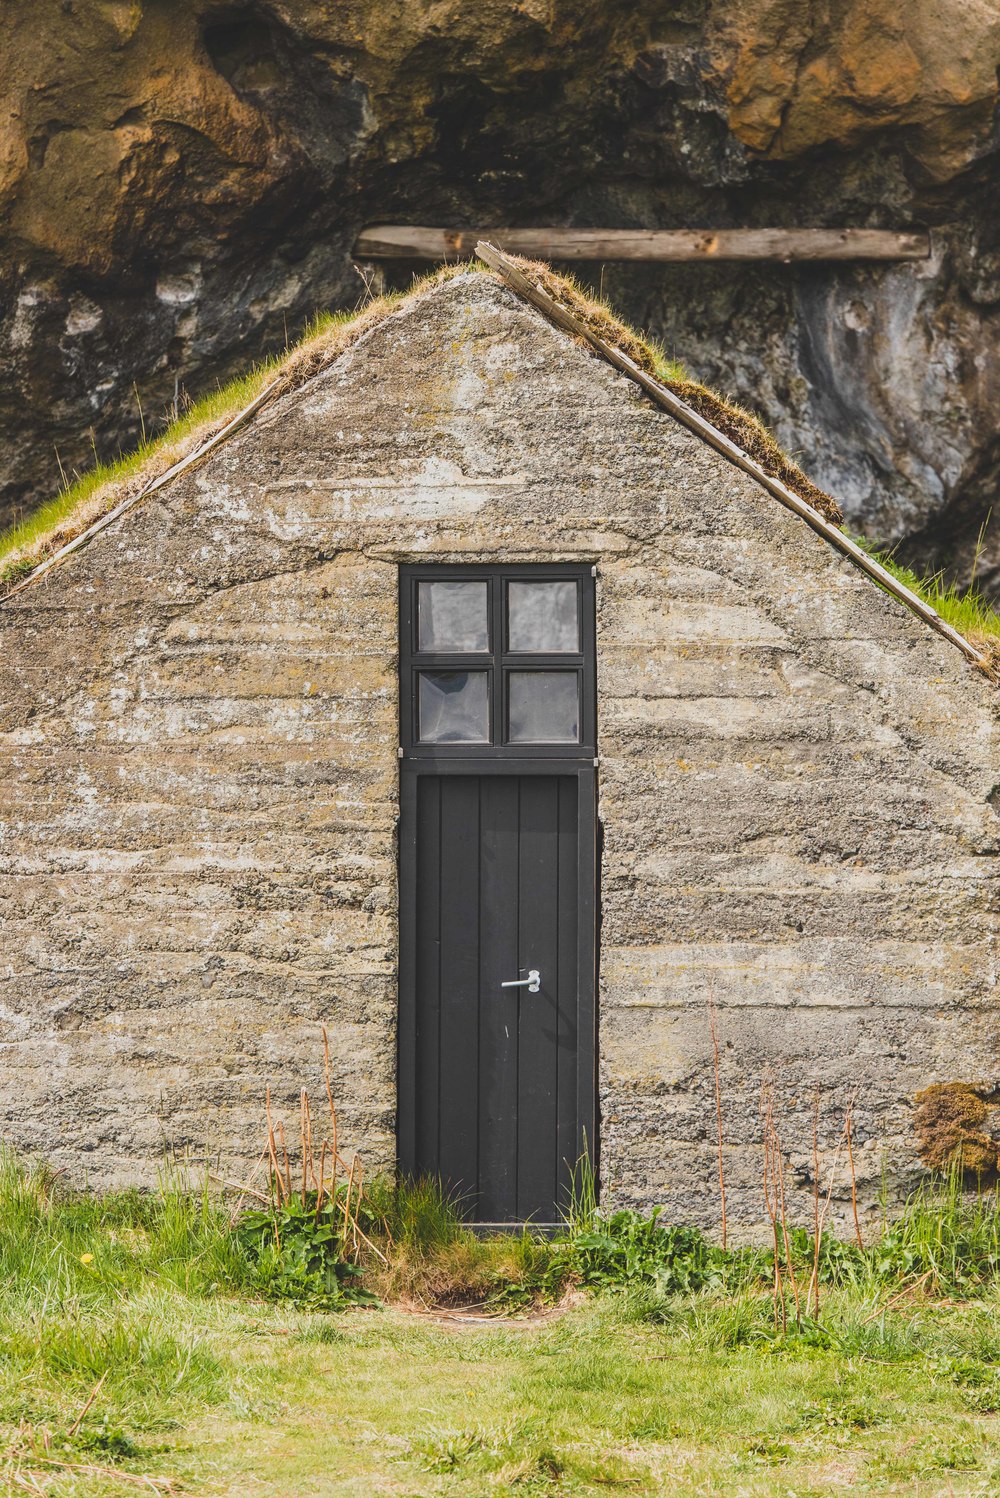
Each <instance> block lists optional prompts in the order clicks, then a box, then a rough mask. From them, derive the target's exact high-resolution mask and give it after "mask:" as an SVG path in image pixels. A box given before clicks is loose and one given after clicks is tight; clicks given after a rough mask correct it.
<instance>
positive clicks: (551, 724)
mask: <svg viewBox="0 0 1000 1498" xmlns="http://www.w3.org/2000/svg"><path fill="white" fill-rule="evenodd" d="M399 616H400V734H401V742H402V747H403V752H404V754H406V755H407V756H411V755H412V756H416V757H419V758H468V757H473V758H490V759H493V758H504V759H506V758H511V759H521V758H524V757H531V758H578V759H580V758H592V757H593V756H594V755H595V754H596V737H597V733H596V700H595V699H596V689H595V659H594V655H595V651H594V579H593V575H592V570H591V568H590V567H588V566H584V567H580V566H567V565H554V566H550V567H547V566H543V565H538V566H514V567H452V566H436V567H435V566H426V567H425V566H419V567H403V568H401V569H400V609H399Z"/></svg>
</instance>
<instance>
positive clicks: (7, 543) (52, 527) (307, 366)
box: [0, 257, 1000, 682]
mask: <svg viewBox="0 0 1000 1498" xmlns="http://www.w3.org/2000/svg"><path fill="white" fill-rule="evenodd" d="M510 258H511V259H512V260H513V261H514V262H515V263H516V264H517V265H518V267H519V268H521V269H522V270H524V271H525V272H527V273H528V274H529V275H530V276H531V278H532V279H533V280H535V281H536V282H537V284H538V285H539V286H541V287H542V289H543V290H544V291H545V293H546V294H547V295H548V296H549V297H550V298H551V299H552V300H554V301H556V302H558V303H559V304H561V305H562V306H563V307H564V308H565V309H566V310H567V311H569V312H571V313H573V315H574V316H575V317H576V318H577V319H579V320H581V321H583V322H584V323H585V324H586V326H587V328H588V330H589V331H591V332H593V333H594V334H596V335H597V337H598V338H599V339H600V340H601V341H603V342H605V343H607V344H610V345H612V346H613V347H615V348H617V349H618V350H620V351H621V352H622V353H624V354H625V355H627V357H628V358H629V359H631V360H632V361H633V362H634V363H635V364H636V365H638V366H639V368H640V369H641V370H643V371H644V372H646V373H648V374H650V375H651V376H654V377H655V379H656V380H657V382H658V383H659V384H661V385H663V386H665V387H666V389H667V390H669V391H670V392H672V394H674V395H675V396H676V397H677V398H678V399H679V400H680V401H682V402H683V403H684V404H685V405H687V406H688V407H690V408H691V409H692V410H693V411H695V412H696V413H697V414H698V415H700V416H701V417H703V418H704V419H705V420H706V421H708V422H710V423H711V424H712V425H713V426H714V427H716V428H717V430H718V431H719V432H721V433H722V434H723V435H724V436H725V437H727V438H728V439H729V440H730V441H731V442H733V443H734V444H735V445H736V446H737V447H739V448H740V449H741V450H742V451H743V452H744V453H745V454H746V455H747V456H748V457H749V458H751V459H752V460H753V461H754V463H755V464H757V465H758V466H759V467H760V468H761V469H763V470H764V472H765V473H767V474H769V475H770V476H771V477H773V478H774V479H776V480H777V481H778V482H780V483H781V484H783V485H784V486H785V487H786V488H788V489H790V490H792V492H793V493H794V494H796V495H797V496H798V497H799V498H801V499H802V500H803V501H805V503H806V504H808V505H809V506H811V507H812V508H813V509H814V510H815V511H816V512H817V514H818V515H820V516H821V517H822V519H823V520H824V521H826V522H827V523H828V524H830V525H837V526H839V525H840V523H841V522H842V520H843V514H842V511H841V509H840V507H839V505H838V504H837V502H836V500H834V499H833V498H832V497H831V496H830V495H829V494H827V493H826V491H825V490H823V489H820V488H819V487H818V486H817V485H816V484H814V483H813V482H812V481H811V480H810V479H809V478H808V477H807V476H806V474H804V473H803V472H802V470H801V469H800V468H799V467H798V465H797V464H795V463H794V462H793V461H792V460H791V459H790V458H789V457H788V456H787V454H786V453H784V452H783V451H782V449H781V447H780V445H779V444H778V442H777V440H776V439H775V438H774V436H773V434H772V433H771V432H769V431H768V429H767V427H766V426H765V425H764V423H763V422H762V421H761V420H760V418H759V417H757V416H755V415H754V414H753V413H752V412H749V411H747V410H745V409H744V408H742V407H741V406H739V405H737V404H736V403H735V402H733V401H731V400H729V399H727V398H726V397H725V396H722V395H720V394H718V392H716V391H713V390H711V389H709V388H708V387H707V386H705V385H701V384H699V383H698V382H696V381H693V380H690V379H689V378H688V377H687V376H686V374H684V373H683V372H682V371H680V370H678V368H677V366H676V365H673V364H672V363H671V361H669V360H667V359H666V358H665V357H664V355H663V353H662V350H658V349H657V348H656V347H655V346H653V345H652V344H650V343H649V342H648V341H647V340H646V339H644V338H643V337H642V336H641V335H640V334H639V333H637V332H636V331H635V329H633V328H631V327H629V326H628V325H627V324H626V323H624V322H623V321H622V320H621V319H620V318H619V317H618V316H617V315H616V314H615V313H614V312H613V311H612V310H611V309H610V308H609V307H608V306H606V304H604V303H603V302H600V301H598V300H596V299H595V298H593V297H592V296H590V295H589V293H588V292H586V291H585V290H584V289H583V288H582V287H581V286H580V285H579V284H578V283H577V282H576V281H575V280H574V279H573V278H571V277H568V276H565V275H560V274H558V273H556V272H555V271H553V270H552V269H551V267H550V266H548V265H546V264H544V263H542V262H540V261H528V260H524V259H522V258H520V257H510ZM472 271H478V272H480V273H483V274H488V275H492V276H494V277H495V279H497V280H498V281H499V282H501V284H507V283H506V282H505V281H504V279H503V277H502V276H500V275H499V274H498V273H497V272H496V271H495V270H493V269H491V268H490V267H488V266H486V265H484V264H482V262H477V261H476V260H472V261H467V262H461V263H458V264H455V265H449V266H442V267H439V268H438V269H437V270H434V271H432V272H430V273H429V274H428V275H426V276H423V277H421V278H420V279H419V280H417V281H415V282H414V284H413V285H412V286H411V288H410V289H409V290H408V291H406V292H393V293H389V294H387V295H384V296H380V297H375V298H373V299H372V300H371V301H369V302H368V303H366V305H365V306H364V307H362V308H361V309H359V310H358V311H357V312H355V313H353V314H343V313H333V314H326V315H322V316H320V317H319V318H318V319H317V320H316V322H315V323H314V324H313V325H312V326H311V327H310V328H309V329H307V331H306V333H305V335H304V336H303V338H302V339H301V340H300V341H299V343H298V344H296V345H295V346H294V347H293V348H291V349H290V350H289V351H288V352H287V353H285V354H284V355H282V356H279V357H278V358H275V359H272V360H269V361H267V362H265V363H264V364H262V365H259V366H256V367H255V368H254V369H252V370H251V371H250V372H249V373H248V374H247V375H245V376H243V377H242V378H240V379H237V380H234V381H232V382H231V383H230V384H229V385H227V386H226V387H225V388H224V389H223V390H221V391H219V392H217V393H216V394H214V395H212V396H209V397H208V398H206V399H205V400H203V401H201V402H198V403H196V404H195V405H194V406H193V408H192V410H191V411H190V412H189V413H187V414H186V415H185V416H184V417H182V418H181V419H180V420H178V421H176V422H173V423H171V424H170V426H168V427H167V429H166V430H165V431H164V432H163V433H162V434H161V435H160V436H159V437H157V438H155V439H153V440H152V441H151V442H149V443H148V444H146V445H144V446H143V447H141V448H140V449H138V450H137V451H136V452H135V453H132V454H129V455H127V456H126V457H123V458H121V459H119V460H118V461H117V462H115V463H113V464H110V465H98V466H97V468H95V469H94V470H90V471H88V472H87V473H85V474H84V475H82V476H81V478H80V479H78V481H77V482H76V483H75V484H74V485H72V486H70V487H69V488H68V489H67V490H65V491H63V492H62V493H61V494H60V495H58V496H56V498H55V499H54V500H53V501H50V502H49V504H48V505H43V506H42V507H41V509H40V510H39V511H37V512H35V513H34V514H33V515H31V516H29V517H27V519H26V520H25V521H23V522H21V523H20V524H18V525H16V526H14V527H12V528H11V529H10V530H8V531H7V532H6V533H4V534H2V535H0V603H2V602H3V601H4V600H5V599H6V598H10V597H11V596H13V595H14V594H15V593H20V592H21V591H22V589H23V588H25V587H27V586H28V585H29V584H31V583H33V582H34V581H35V580H36V579H37V578H39V577H41V576H43V575H44V574H45V573H46V572H47V571H48V570H49V569H50V567H52V566H54V565H56V564H57V563H58V562H60V561H61V560H62V559H63V558H64V557H66V556H68V555H70V554H71V553H72V552H73V551H75V550H76V549H78V548H79V547H80V546H82V545H84V544H85V543H86V542H87V541H88V540H89V539H90V537H91V536H92V535H94V534H96V533H97V532H98V531H100V530H102V529H104V527H105V526H106V525H108V524H110V523H111V522H112V521H113V520H115V519H116V518H117V517H118V516H119V515H121V514H123V513H124V512H125V511H126V510H128V509H130V508H131V507H132V506H133V505H134V504H137V503H138V502H139V501H140V500H142V499H144V498H145V497H146V495H148V494H151V493H153V492H155V491H156V490H157V489H159V488H161V487H162V486H163V485H164V484H166V483H169V482H170V481H171V479H173V478H174V477H176V476H177V475H178V474H179V473H180V472H182V471H183V470H185V469H187V468H189V467H192V466H194V464H196V463H198V462H200V461H202V460H203V459H204V458H206V457H207V456H208V455H209V454H210V453H211V452H212V451H213V450H214V449H215V447H217V446H218V445H220V443H221V442H223V441H225V440H226V439H227V438H228V437H229V436H230V435H232V434H233V433H234V432H235V431H236V430H238V429H239V428H240V427H242V426H243V425H244V423H245V422H246V421H248V420H250V419H252V417H253V416H254V415H255V414H256V413H257V411H259V410H260V409H261V408H262V407H263V406H265V405H267V404H270V402H271V401H273V400H276V399H278V398H279V397H281V396H282V395H284V394H287V393H289V392H290V391H293V390H296V389H298V388H299V387H300V386H302V385H304V384H305V383H306V382H307V381H308V380H310V379H312V378H313V377H314V376H315V375H317V374H319V373H320V372H322V371H323V370H324V369H326V368H328V367H329V366H330V365H331V364H332V363H333V362H334V361H335V360H336V359H338V358H339V357H340V356H341V355H342V354H344V353H345V352H347V350H348V349H349V348H351V347H352V346H353V345H354V344H355V343H357V342H358V341H359V340H360V339H361V338H362V337H363V336H364V335H365V334H366V333H368V332H369V331H370V330H371V329H372V328H374V327H375V326H377V325H378V324H379V323H381V322H383V321H384V320H385V319H386V318H387V317H390V316H391V315H393V314H394V313H396V312H397V311H400V310H402V309H403V308H404V307H408V306H410V305H411V304H412V303H414V302H415V301H417V300H418V299H419V298H420V297H422V296H424V295H426V294H428V293H430V292H433V291H434V289H435V288H436V287H438V286H440V285H441V284H442V283H443V282H445V281H449V280H452V279H454V278H455V277H456V276H462V275H466V274H469V273H470V272H472ZM856 544H860V545H861V546H863V547H864V549H865V550H866V551H868V553H869V554H870V555H871V556H872V557H873V558H875V559H877V561H878V562H879V564H880V565H881V566H882V567H883V568H884V569H886V570H887V571H888V572H889V573H891V574H892V575H893V576H894V577H898V578H899V579H900V580H901V581H903V582H904V585H905V586H906V587H907V588H908V589H910V590H911V591H913V592H914V593H915V594H916V596H917V597H919V598H920V599H921V600H922V601H925V602H927V603H928V604H929V605H930V606H931V607H932V608H934V607H936V608H937V609H938V610H939V611H940V613H941V615H942V618H947V614H948V605H949V604H954V605H955V611H956V613H963V617H968V615H969V612H970V602H969V601H970V599H971V600H973V602H972V606H971V612H972V615H973V618H974V620H975V621H976V627H973V628H968V627H966V628H965V629H964V631H962V632H963V637H964V638H965V639H966V640H967V641H969V642H970V643H972V644H973V645H974V647H975V648H976V649H977V650H979V651H980V652H981V654H982V657H983V659H982V660H981V661H979V662H978V663H977V664H979V665H980V667H981V668H982V669H983V670H985V671H986V673H987V675H989V676H990V677H991V678H992V679H993V680H994V681H998V682H1000V618H998V616H997V614H996V613H995V612H994V611H993V610H992V609H991V607H990V606H989V605H988V604H987V603H986V602H985V600H982V599H980V597H979V595H978V594H976V593H975V591H974V590H972V591H971V592H970V593H969V594H968V595H960V594H959V593H958V592H957V591H956V590H954V589H952V590H947V589H942V587H941V582H940V577H934V578H931V579H926V580H921V579H916V578H915V577H914V575H913V574H912V573H910V572H908V571H907V570H906V569H904V568H899V567H897V566H896V565H895V564H894V563H893V561H892V559H891V557H887V556H885V555H883V554H881V553H879V552H878V551H877V550H876V549H875V548H874V547H871V546H868V545H867V543H865V542H863V541H860V540H859V541H858V542H857V543H856ZM876 581H877V580H876Z"/></svg>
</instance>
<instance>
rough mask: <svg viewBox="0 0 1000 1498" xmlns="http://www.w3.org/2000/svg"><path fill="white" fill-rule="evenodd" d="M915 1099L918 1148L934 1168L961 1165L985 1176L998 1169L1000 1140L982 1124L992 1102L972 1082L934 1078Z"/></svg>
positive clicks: (921, 1156)
mask: <svg viewBox="0 0 1000 1498" xmlns="http://www.w3.org/2000/svg"><path fill="white" fill-rule="evenodd" d="M914 1103H915V1109H914V1114H913V1128H914V1132H915V1133H916V1136H917V1152H918V1154H919V1155H920V1158H921V1160H922V1161H923V1162H924V1164H925V1165H926V1166H928V1167H929V1168H930V1169H931V1170H951V1169H954V1168H956V1167H959V1168H961V1169H962V1170H964V1171H967V1172H969V1173H970V1174H972V1175H977V1176H982V1175H988V1174H992V1173H993V1172H995V1171H996V1170H997V1169H998V1164H1000V1141H998V1140H996V1139H993V1138H992V1137H991V1136H990V1135H989V1134H988V1133H987V1132H986V1129H985V1128H984V1127H983V1126H984V1124H985V1123H986V1120H987V1118H988V1116H989V1113H990V1103H989V1102H988V1101H987V1099H986V1097H984V1096H983V1093H982V1091H981V1090H979V1089H978V1088H976V1087H974V1086H973V1085H972V1083H971V1082H935V1083H934V1085H933V1086H932V1087H925V1088H924V1090H923V1092H918V1093H917V1095H916V1097H915V1098H914Z"/></svg>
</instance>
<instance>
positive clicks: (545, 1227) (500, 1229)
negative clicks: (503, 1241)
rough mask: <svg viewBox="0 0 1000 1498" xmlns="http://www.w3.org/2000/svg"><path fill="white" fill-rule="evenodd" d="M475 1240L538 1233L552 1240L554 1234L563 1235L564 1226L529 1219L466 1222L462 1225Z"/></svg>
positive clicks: (561, 1223)
mask: <svg viewBox="0 0 1000 1498" xmlns="http://www.w3.org/2000/svg"><path fill="white" fill-rule="evenodd" d="M463 1226H464V1227H467V1228H468V1229H469V1231H470V1232H471V1233H475V1234H476V1237H477V1238H485V1237H486V1236H487V1235H490V1236H493V1235H495V1234H498V1233H518V1234H520V1233H538V1234H540V1235H541V1236H542V1237H543V1238H554V1237H555V1235H556V1233H564V1232H565V1231H566V1224H565V1223H564V1222H534V1221H532V1220H531V1219H528V1220H525V1221H521V1222H466V1223H463Z"/></svg>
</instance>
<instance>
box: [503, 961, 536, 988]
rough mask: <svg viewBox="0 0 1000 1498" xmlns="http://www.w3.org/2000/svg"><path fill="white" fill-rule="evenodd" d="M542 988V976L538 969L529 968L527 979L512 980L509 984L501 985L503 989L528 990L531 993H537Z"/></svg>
mask: <svg viewBox="0 0 1000 1498" xmlns="http://www.w3.org/2000/svg"><path fill="white" fill-rule="evenodd" d="M541 986H542V975H541V973H540V972H539V971H538V969H537V967H529V969H528V976H527V977H526V978H511V979H510V981H509V982H507V983H501V984H500V987H501V988H526V989H527V990H528V992H529V993H537V992H538V990H539V989H540V988H541Z"/></svg>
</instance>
